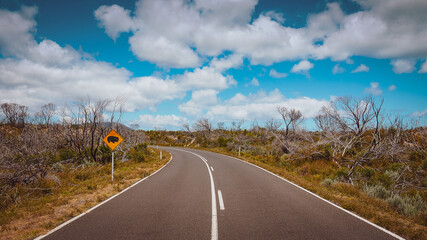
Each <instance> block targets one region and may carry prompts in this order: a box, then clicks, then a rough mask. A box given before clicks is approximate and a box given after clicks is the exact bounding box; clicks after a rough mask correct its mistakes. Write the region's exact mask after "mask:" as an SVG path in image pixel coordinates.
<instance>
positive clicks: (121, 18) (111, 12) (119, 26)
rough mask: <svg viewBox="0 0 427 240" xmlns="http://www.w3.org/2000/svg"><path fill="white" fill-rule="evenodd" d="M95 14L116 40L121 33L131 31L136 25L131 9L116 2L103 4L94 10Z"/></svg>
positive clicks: (100, 23)
mask: <svg viewBox="0 0 427 240" xmlns="http://www.w3.org/2000/svg"><path fill="white" fill-rule="evenodd" d="M94 15H95V18H96V20H98V22H99V25H100V27H103V28H105V33H107V35H108V36H109V37H111V38H112V39H114V40H116V38H117V37H118V36H119V35H120V33H122V32H129V31H130V29H131V28H132V26H133V25H134V24H133V21H132V19H131V17H130V11H129V10H125V9H124V8H123V7H120V6H118V5H116V4H114V5H111V6H105V5H103V6H101V7H99V8H98V9H97V10H96V11H95V12H94Z"/></svg>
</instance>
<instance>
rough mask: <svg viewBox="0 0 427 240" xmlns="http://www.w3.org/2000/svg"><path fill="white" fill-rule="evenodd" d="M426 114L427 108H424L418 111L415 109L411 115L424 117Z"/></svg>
mask: <svg viewBox="0 0 427 240" xmlns="http://www.w3.org/2000/svg"><path fill="white" fill-rule="evenodd" d="M426 115H427V109H425V110H424V111H422V112H420V111H416V112H413V113H412V116H414V117H424V116H426Z"/></svg>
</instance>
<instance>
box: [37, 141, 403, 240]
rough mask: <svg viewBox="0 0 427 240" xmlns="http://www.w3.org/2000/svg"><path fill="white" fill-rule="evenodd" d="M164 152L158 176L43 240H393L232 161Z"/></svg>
mask: <svg viewBox="0 0 427 240" xmlns="http://www.w3.org/2000/svg"><path fill="white" fill-rule="evenodd" d="M164 149H165V150H167V151H169V152H170V153H171V154H172V155H173V160H172V161H171V162H170V163H169V164H168V165H167V166H165V167H164V168H163V169H162V170H161V171H159V172H158V173H156V174H155V175H153V176H151V177H149V178H148V179H147V180H145V181H142V182H141V183H139V184H137V185H135V186H134V187H132V188H131V189H129V190H128V191H126V192H124V193H123V194H121V195H119V196H117V197H116V198H114V199H112V200H111V201H108V202H107V203H105V204H103V205H101V206H100V207H98V208H96V209H95V210H93V211H91V212H89V213H87V214H85V215H84V216H82V217H80V218H78V219H76V220H75V221H72V222H70V223H69V224H67V225H65V226H64V227H62V228H60V229H58V230H57V231H55V232H53V233H51V234H49V235H47V236H46V237H45V238H44V239H217V238H218V239H396V237H397V238H398V236H392V235H391V234H389V233H386V232H384V231H383V230H381V229H379V228H377V227H375V226H372V225H370V224H368V223H366V222H364V221H362V220H360V219H358V218H356V217H354V216H352V215H350V214H348V213H346V212H344V211H343V210H341V209H339V208H337V207H335V206H333V205H331V204H329V203H327V202H325V201H323V200H321V199H319V198H317V197H315V196H313V195H312V194H310V193H308V192H306V191H303V190H301V189H300V188H298V187H296V186H294V185H292V184H290V183H288V182H286V181H284V180H282V179H280V178H278V177H276V176H274V175H272V174H270V173H268V172H266V171H264V170H262V169H259V168H257V167H255V166H252V165H250V164H247V163H245V162H242V161H239V160H237V159H234V158H232V157H228V156H224V155H220V154H216V153H212V152H206V151H200V150H192V149H191V150H190V149H180V148H169V147H168V148H166V147H165V148H164ZM211 179H212V180H213V182H211ZM212 196H213V197H214V198H213V199H212ZM214 215H215V216H214Z"/></svg>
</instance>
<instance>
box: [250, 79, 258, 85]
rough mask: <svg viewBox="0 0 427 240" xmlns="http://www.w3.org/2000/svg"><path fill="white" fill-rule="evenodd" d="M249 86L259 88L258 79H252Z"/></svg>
mask: <svg viewBox="0 0 427 240" xmlns="http://www.w3.org/2000/svg"><path fill="white" fill-rule="evenodd" d="M251 85H252V86H255V87H258V86H259V81H258V79H256V78H253V79H252V81H251Z"/></svg>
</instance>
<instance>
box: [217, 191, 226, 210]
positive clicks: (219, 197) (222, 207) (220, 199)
mask: <svg viewBox="0 0 427 240" xmlns="http://www.w3.org/2000/svg"><path fill="white" fill-rule="evenodd" d="M218 201H219V209H220V210H225V207H224V200H223V199H222V193H221V190H218Z"/></svg>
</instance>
